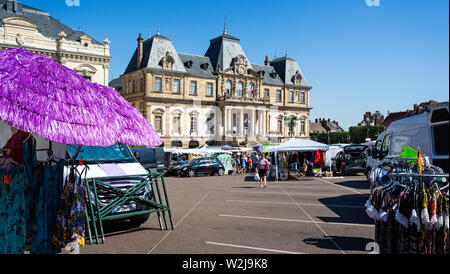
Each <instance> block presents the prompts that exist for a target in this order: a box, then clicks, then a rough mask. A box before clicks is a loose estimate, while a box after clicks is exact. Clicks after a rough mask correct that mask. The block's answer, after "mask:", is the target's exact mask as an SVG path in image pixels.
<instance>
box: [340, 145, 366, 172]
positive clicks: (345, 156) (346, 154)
mask: <svg viewBox="0 0 450 274" xmlns="http://www.w3.org/2000/svg"><path fill="white" fill-rule="evenodd" d="M368 150H369V147H368V146H366V145H350V146H346V147H344V150H343V151H340V152H339V153H338V154H337V155H336V158H335V160H334V162H333V171H334V172H338V173H339V174H340V175H341V176H344V175H347V174H356V173H359V172H361V173H365V172H366V162H367V152H368Z"/></svg>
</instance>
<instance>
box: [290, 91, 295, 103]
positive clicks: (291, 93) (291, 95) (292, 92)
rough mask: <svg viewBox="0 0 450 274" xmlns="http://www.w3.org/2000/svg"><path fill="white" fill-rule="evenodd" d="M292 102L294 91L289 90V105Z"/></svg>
mask: <svg viewBox="0 0 450 274" xmlns="http://www.w3.org/2000/svg"><path fill="white" fill-rule="evenodd" d="M293 102H294V91H292V90H290V91H289V103H293Z"/></svg>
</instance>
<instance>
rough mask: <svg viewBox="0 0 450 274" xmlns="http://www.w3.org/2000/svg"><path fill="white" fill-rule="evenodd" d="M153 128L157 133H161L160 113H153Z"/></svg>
mask: <svg viewBox="0 0 450 274" xmlns="http://www.w3.org/2000/svg"><path fill="white" fill-rule="evenodd" d="M154 125H155V130H156V132H158V133H162V114H156V115H155V123H154Z"/></svg>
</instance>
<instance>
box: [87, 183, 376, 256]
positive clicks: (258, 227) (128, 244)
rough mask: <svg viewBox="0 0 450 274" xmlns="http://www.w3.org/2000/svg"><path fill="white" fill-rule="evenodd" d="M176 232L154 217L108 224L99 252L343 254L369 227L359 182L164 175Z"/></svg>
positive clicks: (93, 248) (90, 249)
mask: <svg viewBox="0 0 450 274" xmlns="http://www.w3.org/2000/svg"><path fill="white" fill-rule="evenodd" d="M166 186H167V191H168V195H169V201H170V204H171V207H172V215H173V222H174V225H175V230H173V231H170V230H169V231H161V230H160V229H159V224H158V220H157V218H156V214H153V215H152V216H151V217H150V219H149V220H148V221H147V222H146V223H145V224H144V225H142V226H140V227H137V228H136V227H132V226H130V225H127V224H123V223H122V224H110V225H107V226H106V227H105V234H106V243H105V244H104V245H87V246H85V247H84V248H82V250H81V252H82V253H84V254H89V253H106V254H122V253H126V254H130V253H131V254H142V253H143V254H344V253H345V254H346V253H362V254H367V253H368V252H367V251H366V250H365V247H366V245H367V243H369V242H372V241H373V235H374V224H373V221H372V220H371V219H369V218H368V217H367V215H366V213H365V210H364V203H365V202H366V200H367V199H368V195H369V187H368V184H367V181H366V178H365V177H364V176H349V177H345V178H337V179H323V178H313V177H304V178H299V179H297V180H290V181H286V182H281V181H280V182H268V187H267V188H265V189H261V188H259V183H258V182H255V181H252V176H250V175H248V176H246V175H229V176H223V177H218V176H203V177H196V178H180V177H167V178H166Z"/></svg>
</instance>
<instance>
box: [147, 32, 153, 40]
mask: <svg viewBox="0 0 450 274" xmlns="http://www.w3.org/2000/svg"><path fill="white" fill-rule="evenodd" d="M150 38H152V31H151V30H150V31H149V32H148V39H150Z"/></svg>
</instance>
